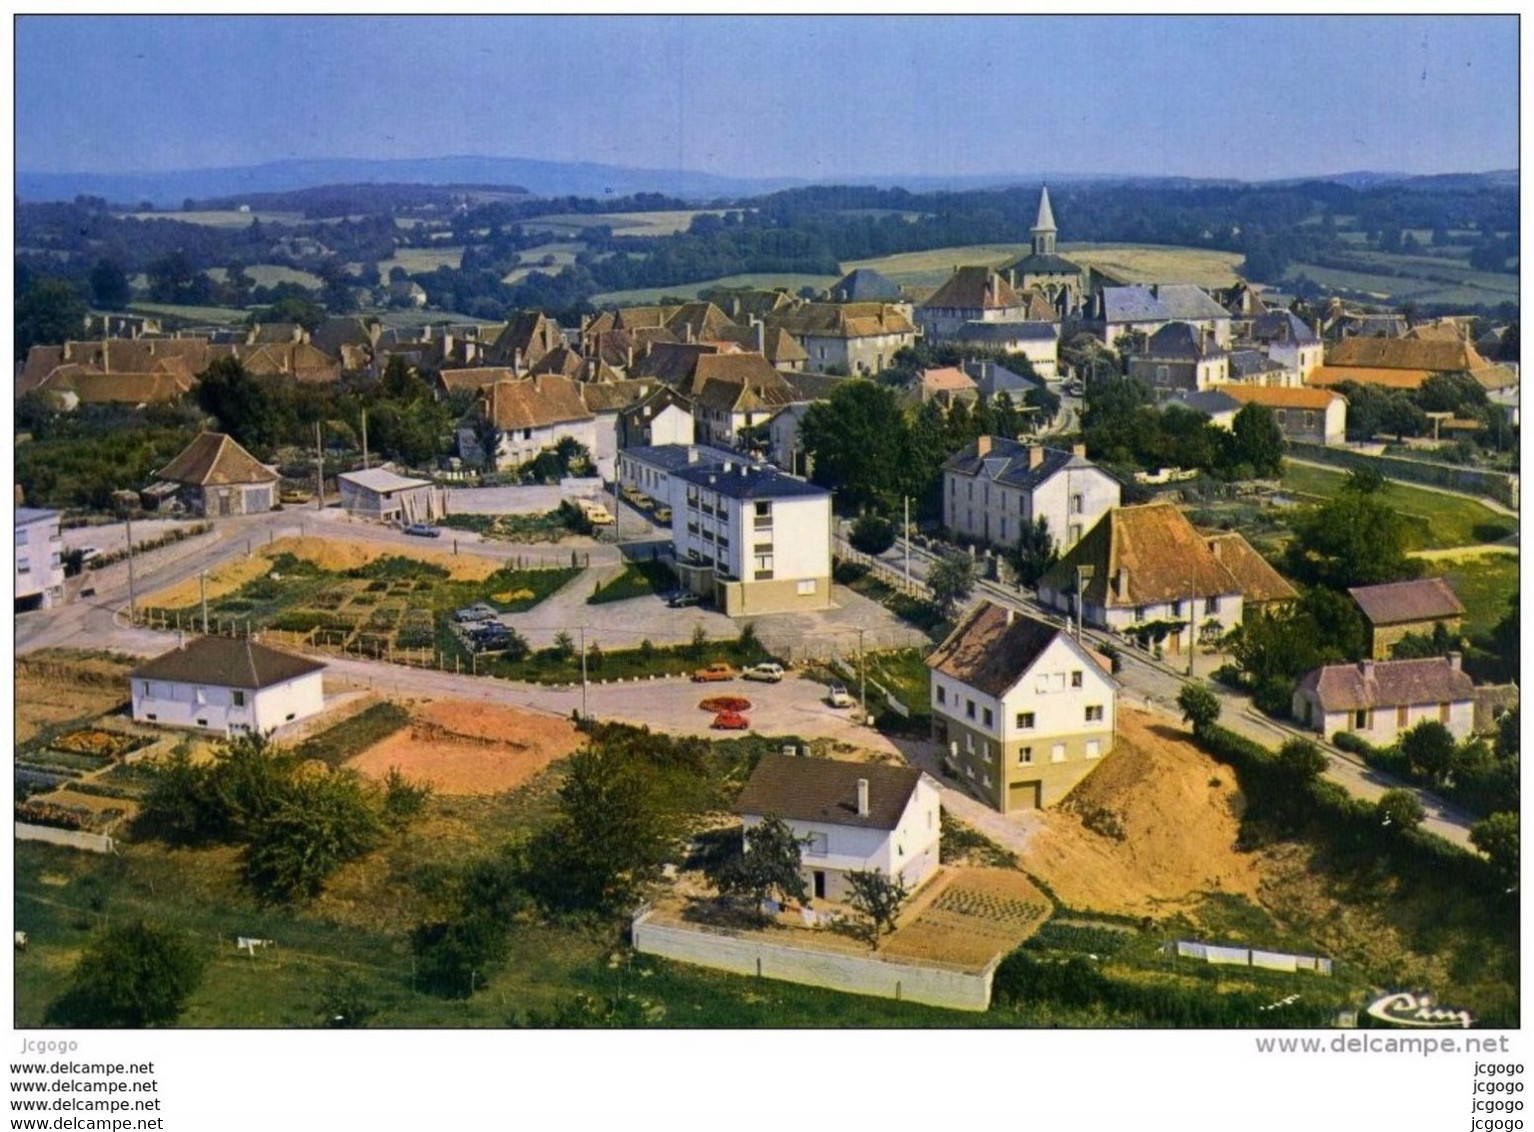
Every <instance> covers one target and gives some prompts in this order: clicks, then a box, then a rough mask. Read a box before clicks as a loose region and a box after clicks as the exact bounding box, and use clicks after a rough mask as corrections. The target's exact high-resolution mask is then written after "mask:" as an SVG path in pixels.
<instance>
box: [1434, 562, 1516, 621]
mask: <svg viewBox="0 0 1534 1132" xmlns="http://www.w3.org/2000/svg"><path fill="white" fill-rule="evenodd" d="M1433 566H1434V571H1435V572H1437V571H1440V570H1441V571H1442V572H1443V576H1444V577H1445V578H1447V579H1448V581H1449V585H1450V586H1451V587H1452V588H1453V590H1454V592H1455V594H1457V595H1458V596H1459V600H1460V601H1462V602H1463V603H1464V605H1465V622H1464V632H1465V635H1466V636H1469V637H1474V636H1478V635H1479V634H1481V633H1487V632H1490V631H1491V628H1492V626H1494V625H1495V624H1496V623H1497V622H1498V621H1500V620H1502V615H1503V614H1505V613H1506V612H1507V610H1508V601H1509V600H1510V599H1511V598H1512V596H1513V595H1514V594H1516V593H1517V592H1518V555H1516V554H1482V555H1476V556H1474V557H1466V558H1445V559H1440V560H1438V561H1436V562H1434V564H1433Z"/></svg>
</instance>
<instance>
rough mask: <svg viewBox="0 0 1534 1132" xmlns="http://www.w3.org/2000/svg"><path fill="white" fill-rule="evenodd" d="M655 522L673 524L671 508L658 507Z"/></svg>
mask: <svg viewBox="0 0 1534 1132" xmlns="http://www.w3.org/2000/svg"><path fill="white" fill-rule="evenodd" d="M655 521H656V522H657V523H669V522H671V508H669V507H657V508H656V509H655Z"/></svg>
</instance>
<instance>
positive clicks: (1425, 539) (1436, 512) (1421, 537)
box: [1282, 460, 1518, 550]
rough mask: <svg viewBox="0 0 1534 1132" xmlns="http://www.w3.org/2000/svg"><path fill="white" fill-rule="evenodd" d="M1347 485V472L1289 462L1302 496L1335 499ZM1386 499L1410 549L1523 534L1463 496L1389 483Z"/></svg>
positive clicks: (1291, 483) (1290, 483)
mask: <svg viewBox="0 0 1534 1132" xmlns="http://www.w3.org/2000/svg"><path fill="white" fill-rule="evenodd" d="M1346 480H1347V475H1346V473H1344V472H1334V471H1330V470H1327V469H1323V468H1316V467H1311V466H1308V465H1301V464H1296V463H1294V462H1293V461H1290V460H1286V461H1285V462H1284V474H1283V479H1282V484H1283V486H1284V487H1285V488H1287V489H1288V490H1290V491H1294V492H1299V493H1301V494H1302V495H1312V496H1332V495H1335V494H1336V493H1337V491H1338V490H1339V489H1340V488H1341V487H1342V485H1343V483H1344V482H1345V481H1346ZM1384 498H1385V500H1386V501H1387V502H1389V503H1390V504H1391V506H1393V507H1395V508H1396V509H1397V510H1398V511H1399V512H1400V513H1401V514H1402V515H1403V516H1404V517H1405V519H1406V521H1407V549H1408V550H1439V549H1446V548H1449V547H1456V546H1478V545H1480V544H1482V543H1488V542H1496V541H1498V540H1499V539H1502V538H1504V537H1506V536H1507V535H1510V534H1512V533H1513V532H1514V531H1516V530H1517V529H1518V524H1517V521H1516V520H1514V519H1510V518H1508V517H1507V516H1505V515H1499V514H1497V513H1496V512H1495V511H1493V510H1491V509H1490V508H1489V507H1485V506H1483V505H1481V504H1480V503H1477V502H1476V501H1475V500H1473V499H1466V498H1465V497H1463V496H1459V495H1444V494H1442V493H1440V492H1436V491H1425V490H1423V489H1422V488H1417V487H1410V486H1408V485H1406V484H1402V483H1395V482H1390V483H1388V484H1387V485H1386V487H1385V492H1384Z"/></svg>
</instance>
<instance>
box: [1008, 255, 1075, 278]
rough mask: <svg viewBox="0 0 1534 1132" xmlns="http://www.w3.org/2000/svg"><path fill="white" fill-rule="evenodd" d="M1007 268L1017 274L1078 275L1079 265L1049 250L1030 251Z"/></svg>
mask: <svg viewBox="0 0 1534 1132" xmlns="http://www.w3.org/2000/svg"><path fill="white" fill-rule="evenodd" d="M1007 269H1008V270H1010V271H1014V272H1016V273H1017V274H1019V275H1080V274H1081V265H1080V264H1076V263H1072V262H1071V261H1070V260H1068V259H1066V258H1065V257H1064V256H1063V255H1055V254H1053V253H1051V252H1030V253H1028V254H1027V255H1025V256H1023V257H1022V258H1021V259H1015V260H1013V261H1012V262H1011V263H1010V264H1008V265H1007Z"/></svg>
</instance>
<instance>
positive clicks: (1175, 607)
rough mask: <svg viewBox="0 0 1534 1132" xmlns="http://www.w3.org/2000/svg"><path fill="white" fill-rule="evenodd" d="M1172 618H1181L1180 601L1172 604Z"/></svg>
mask: <svg viewBox="0 0 1534 1132" xmlns="http://www.w3.org/2000/svg"><path fill="white" fill-rule="evenodd" d="M1172 616H1173V617H1181V616H1182V602H1181V601H1174V602H1173V603H1172Z"/></svg>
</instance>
